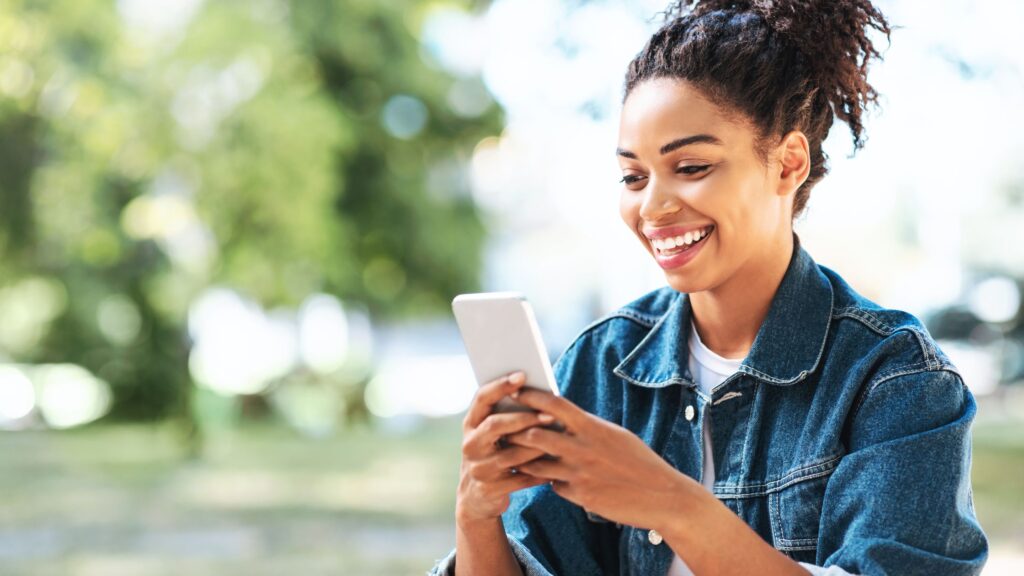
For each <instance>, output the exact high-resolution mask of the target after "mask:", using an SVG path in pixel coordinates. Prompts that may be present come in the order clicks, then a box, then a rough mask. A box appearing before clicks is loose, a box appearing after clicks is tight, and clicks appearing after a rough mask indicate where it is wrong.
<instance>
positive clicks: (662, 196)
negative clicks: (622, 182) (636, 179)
mask: <svg viewBox="0 0 1024 576" xmlns="http://www.w3.org/2000/svg"><path fill="white" fill-rule="evenodd" d="M681 205H682V202H681V200H680V199H679V197H678V196H677V195H676V194H675V193H674V191H673V190H672V189H671V188H670V187H669V186H663V185H660V184H658V183H657V182H656V181H655V180H654V179H652V180H651V181H650V183H648V185H647V187H646V188H645V189H644V198H643V201H642V202H641V204H640V217H641V218H643V219H644V220H648V221H651V222H654V221H657V220H660V219H662V218H664V216H665V215H666V214H672V213H674V212H678V211H679V208H680V207H681Z"/></svg>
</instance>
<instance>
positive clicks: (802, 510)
mask: <svg viewBox="0 0 1024 576" xmlns="http://www.w3.org/2000/svg"><path fill="white" fill-rule="evenodd" d="M838 462H839V457H838V456H837V457H834V458H829V459H826V460H824V461H819V462H817V463H814V464H812V465H808V466H801V467H799V468H796V469H794V470H792V471H790V472H788V473H786V474H784V475H783V476H782V478H781V481H780V482H778V483H777V485H776V487H774V489H772V490H770V491H769V493H768V517H769V518H770V520H771V527H772V539H773V540H774V546H775V548H776V549H778V550H780V551H782V552H785V553H787V554H788V555H789V556H791V557H793V558H795V559H797V560H800V561H802V562H812V563H813V562H814V557H815V553H816V551H817V549H818V527H819V525H820V523H821V508H822V503H823V502H824V499H825V486H826V485H827V484H828V479H829V478H830V477H831V475H832V471H833V470H835V467H836V464H838Z"/></svg>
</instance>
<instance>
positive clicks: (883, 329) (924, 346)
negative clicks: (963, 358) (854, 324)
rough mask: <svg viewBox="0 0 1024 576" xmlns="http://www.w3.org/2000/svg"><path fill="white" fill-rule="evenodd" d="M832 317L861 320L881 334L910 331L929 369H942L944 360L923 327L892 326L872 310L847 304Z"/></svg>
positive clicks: (889, 334) (888, 334)
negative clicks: (926, 335) (922, 329)
mask: <svg viewBox="0 0 1024 576" xmlns="http://www.w3.org/2000/svg"><path fill="white" fill-rule="evenodd" d="M832 318H833V319H841V318H852V319H854V320H857V321H859V322H860V323H861V324H863V325H864V326H867V327H868V328H870V329H871V330H873V331H874V332H875V333H877V334H879V335H880V336H892V335H893V334H895V333H897V332H899V331H901V330H902V331H906V332H910V333H911V334H913V336H914V338H916V339H917V344H918V346H919V347H920V349H921V355H922V356H924V360H925V364H926V367H927V368H928V369H940V368H942V366H943V363H942V361H940V360H939V358H938V354H937V352H936V350H935V346H934V345H932V343H931V342H930V339H929V338H926V337H925V334H924V333H923V332H921V329H920V328H919V327H917V326H892V325H890V324H888V323H886V322H885V321H883V320H882V319H881V318H879V317H878V316H877V315H875V314H872V313H871V312H870V311H868V310H865V309H863V308H861V307H859V306H847V307H844V308H840V309H838V310H836V311H834V312H833V313H832Z"/></svg>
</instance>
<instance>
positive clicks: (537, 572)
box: [427, 538, 554, 576]
mask: <svg viewBox="0 0 1024 576" xmlns="http://www.w3.org/2000/svg"><path fill="white" fill-rule="evenodd" d="M508 543H509V546H510V547H511V548H512V555H513V556H515V558H516V561H518V562H519V569H520V570H522V571H523V576H554V575H553V574H551V572H548V569H547V568H545V567H544V565H543V564H541V563H540V561H538V560H537V559H536V558H534V557H533V554H531V553H530V549H529V548H527V547H526V546H525V545H524V544H523V543H522V542H520V541H519V540H516V539H515V538H509V539H508ZM427 576H455V549H454V548H452V550H451V552H449V553H448V555H447V556H445V557H444V558H442V559H440V560H438V561H437V564H435V565H434V567H433V568H431V569H430V571H429V572H427Z"/></svg>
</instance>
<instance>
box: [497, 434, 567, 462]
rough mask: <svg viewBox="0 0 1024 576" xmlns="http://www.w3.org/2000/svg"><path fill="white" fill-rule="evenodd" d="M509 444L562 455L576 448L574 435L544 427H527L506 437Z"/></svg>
mask: <svg viewBox="0 0 1024 576" xmlns="http://www.w3.org/2000/svg"><path fill="white" fill-rule="evenodd" d="M506 440H507V441H508V443H509V444H512V445H514V446H525V447H527V448H536V449H537V450H540V451H542V452H544V453H545V454H551V455H552V456H564V455H566V454H569V453H570V452H572V451H573V449H574V448H576V437H574V436H570V435H568V434H565V433H562V432H554V431H552V430H548V429H546V428H539V427H538V428H529V429H527V430H522V431H520V432H516V433H514V434H509V435H508V436H507V437H506Z"/></svg>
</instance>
